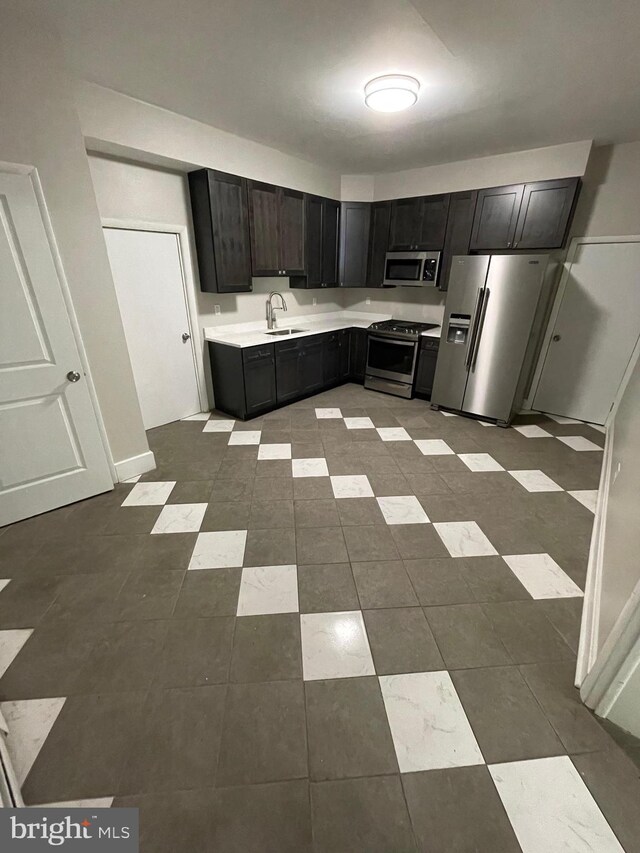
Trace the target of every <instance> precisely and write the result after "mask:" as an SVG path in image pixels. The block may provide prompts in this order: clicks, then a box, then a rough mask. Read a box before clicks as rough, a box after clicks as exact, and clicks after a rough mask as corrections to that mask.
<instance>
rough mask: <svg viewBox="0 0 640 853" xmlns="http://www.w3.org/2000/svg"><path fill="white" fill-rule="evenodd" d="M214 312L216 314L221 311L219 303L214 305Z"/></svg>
mask: <svg viewBox="0 0 640 853" xmlns="http://www.w3.org/2000/svg"><path fill="white" fill-rule="evenodd" d="M213 313H214V314H219V313H220V306H219V305H214V306H213Z"/></svg>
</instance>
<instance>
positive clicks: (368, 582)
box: [351, 560, 418, 609]
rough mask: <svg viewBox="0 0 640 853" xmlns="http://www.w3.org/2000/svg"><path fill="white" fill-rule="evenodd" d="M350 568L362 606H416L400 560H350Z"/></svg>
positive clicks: (364, 607)
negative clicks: (358, 561) (351, 561)
mask: <svg viewBox="0 0 640 853" xmlns="http://www.w3.org/2000/svg"><path fill="white" fill-rule="evenodd" d="M351 568H352V570H353V577H354V579H355V582H356V588H357V590H358V597H359V598H360V604H361V605H362V607H363V609H368V608H376V607H411V606H417V605H418V599H417V597H416V594H415V592H414V591H413V586H412V585H411V581H410V580H409V576H408V574H407V573H406V571H405V569H404V566H403V564H402V561H401V560H376V561H372V562H366V563H365V562H363V563H352V564H351Z"/></svg>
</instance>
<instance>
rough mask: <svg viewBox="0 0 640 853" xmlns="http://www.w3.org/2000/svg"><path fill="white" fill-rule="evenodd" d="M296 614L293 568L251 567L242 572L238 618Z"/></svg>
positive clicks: (296, 577)
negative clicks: (272, 614) (266, 614)
mask: <svg viewBox="0 0 640 853" xmlns="http://www.w3.org/2000/svg"><path fill="white" fill-rule="evenodd" d="M297 612H298V570H297V568H296V567H295V566H252V567H251V568H246V567H245V568H244V569H243V570H242V581H241V583H240V596H239V598H238V613H237V615H238V616H260V615H262V614H265V613H297Z"/></svg>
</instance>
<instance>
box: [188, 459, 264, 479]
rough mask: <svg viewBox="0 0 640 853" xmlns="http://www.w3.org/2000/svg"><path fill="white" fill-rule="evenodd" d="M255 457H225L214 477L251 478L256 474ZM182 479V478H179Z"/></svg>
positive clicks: (256, 462) (256, 461)
mask: <svg viewBox="0 0 640 853" xmlns="http://www.w3.org/2000/svg"><path fill="white" fill-rule="evenodd" d="M257 464H258V460H257V458H256V459H228V458H225V459H223V461H222V462H221V463H220V466H219V467H218V468H217V471H216V477H218V478H220V479H221V480H253V478H254V477H255V475H256V465H257ZM181 479H182V478H181Z"/></svg>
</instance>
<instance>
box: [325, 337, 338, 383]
mask: <svg viewBox="0 0 640 853" xmlns="http://www.w3.org/2000/svg"><path fill="white" fill-rule="evenodd" d="M340 374H341V371H340V332H330V333H329V334H328V335H325V339H324V346H323V348H322V379H323V383H324V385H325V386H326V385H335V384H336V382H338V381H339V380H340V378H341V375H340Z"/></svg>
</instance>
